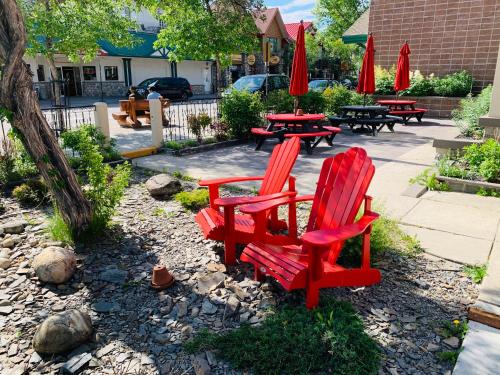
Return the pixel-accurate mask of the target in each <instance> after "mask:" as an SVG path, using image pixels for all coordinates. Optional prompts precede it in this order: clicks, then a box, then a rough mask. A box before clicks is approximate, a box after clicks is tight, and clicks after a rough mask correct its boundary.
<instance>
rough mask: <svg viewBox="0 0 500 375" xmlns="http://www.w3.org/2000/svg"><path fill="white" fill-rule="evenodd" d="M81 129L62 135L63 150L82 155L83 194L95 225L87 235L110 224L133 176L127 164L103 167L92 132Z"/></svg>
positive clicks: (101, 157) (80, 164)
mask: <svg viewBox="0 0 500 375" xmlns="http://www.w3.org/2000/svg"><path fill="white" fill-rule="evenodd" d="M88 129H89V128H88V127H87V128H81V129H78V130H74V131H68V132H65V133H63V134H62V135H61V139H62V144H63V147H65V148H69V149H71V150H73V151H74V152H75V153H76V154H77V155H78V156H79V167H78V172H79V173H80V175H82V176H83V178H86V180H87V184H86V185H85V186H84V194H85V196H86V197H87V199H89V201H90V203H91V206H92V222H91V225H90V227H89V230H88V234H99V233H101V232H102V231H103V230H104V229H105V228H106V227H107V226H108V224H109V222H110V220H111V217H112V216H113V214H114V213H115V208H116V206H117V205H118V203H119V202H120V200H121V198H122V197H123V194H124V192H125V188H126V187H127V186H128V181H129V178H130V174H131V168H130V165H129V164H128V163H125V164H121V165H118V166H117V167H116V168H114V169H113V168H112V167H111V166H109V165H107V164H104V163H103V161H104V156H103V155H102V154H101V152H100V150H101V149H100V147H101V145H100V144H98V143H97V144H96V143H95V139H94V137H93V134H95V133H93V132H92V131H88Z"/></svg>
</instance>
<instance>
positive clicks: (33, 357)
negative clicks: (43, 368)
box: [29, 352, 42, 363]
mask: <svg viewBox="0 0 500 375" xmlns="http://www.w3.org/2000/svg"><path fill="white" fill-rule="evenodd" d="M41 361H42V357H40V355H39V354H38V353H37V352H33V354H32V355H31V357H30V360H29V363H40V362H41Z"/></svg>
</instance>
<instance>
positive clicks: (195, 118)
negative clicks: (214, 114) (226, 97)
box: [187, 113, 212, 143]
mask: <svg viewBox="0 0 500 375" xmlns="http://www.w3.org/2000/svg"><path fill="white" fill-rule="evenodd" d="M187 122H188V126H189V130H191V132H192V133H193V134H194V135H195V137H196V139H197V140H198V142H200V143H201V141H202V140H203V139H202V135H203V131H204V130H205V129H206V128H207V127H209V126H210V123H211V122H212V119H211V118H210V116H209V115H208V114H206V113H200V114H198V115H194V114H191V115H188V117H187Z"/></svg>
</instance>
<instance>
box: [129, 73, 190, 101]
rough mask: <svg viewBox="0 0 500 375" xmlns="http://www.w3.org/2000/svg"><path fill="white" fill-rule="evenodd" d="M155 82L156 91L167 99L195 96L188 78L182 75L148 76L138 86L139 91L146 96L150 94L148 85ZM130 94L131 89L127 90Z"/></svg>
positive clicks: (185, 98) (184, 98)
mask: <svg viewBox="0 0 500 375" xmlns="http://www.w3.org/2000/svg"><path fill="white" fill-rule="evenodd" d="M152 84H154V85H155V86H156V91H158V92H159V93H160V95H161V96H163V97H164V98H166V99H183V100H187V99H188V98H190V97H191V96H193V90H192V89H191V85H190V84H189V82H188V80H187V79H186V78H180V77H163V78H162V77H156V78H148V79H146V80H144V81H142V82H141V83H139V84H138V85H137V86H136V87H137V92H138V93H139V94H140V95H142V96H144V97H147V96H148V86H150V85H152ZM128 95H130V90H129V91H128V92H127V96H128Z"/></svg>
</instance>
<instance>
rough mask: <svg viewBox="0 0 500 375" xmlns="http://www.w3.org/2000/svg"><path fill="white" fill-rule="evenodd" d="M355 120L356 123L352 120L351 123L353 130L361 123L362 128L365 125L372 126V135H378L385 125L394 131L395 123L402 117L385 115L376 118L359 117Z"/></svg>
mask: <svg viewBox="0 0 500 375" xmlns="http://www.w3.org/2000/svg"><path fill="white" fill-rule="evenodd" d="M355 120H356V121H355V123H354V122H352V123H350V124H349V127H350V128H351V130H353V128H354V126H356V125H361V129H360V130H362V129H364V128H365V127H368V128H371V133H372V135H373V136H376V135H377V133H379V132H380V131H381V130H382V128H383V127H384V126H387V128H388V129H389V131H391V132H394V125H395V124H396V122H397V121H398V120H401V118H400V117H396V116H385V117H376V118H357V119H355ZM356 130H357V129H356ZM356 130H353V131H356Z"/></svg>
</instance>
